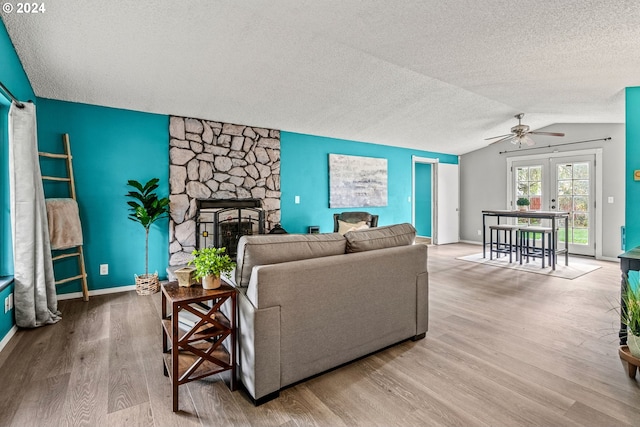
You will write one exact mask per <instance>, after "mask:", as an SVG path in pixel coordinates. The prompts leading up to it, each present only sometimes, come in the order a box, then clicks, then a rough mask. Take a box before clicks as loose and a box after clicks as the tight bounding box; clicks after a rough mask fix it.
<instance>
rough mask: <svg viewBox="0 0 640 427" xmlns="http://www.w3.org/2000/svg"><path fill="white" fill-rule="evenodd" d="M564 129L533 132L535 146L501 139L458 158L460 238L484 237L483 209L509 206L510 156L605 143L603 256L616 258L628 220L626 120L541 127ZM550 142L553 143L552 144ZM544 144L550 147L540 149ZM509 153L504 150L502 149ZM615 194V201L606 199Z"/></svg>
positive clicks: (471, 239)
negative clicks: (547, 134) (521, 147)
mask: <svg viewBox="0 0 640 427" xmlns="http://www.w3.org/2000/svg"><path fill="white" fill-rule="evenodd" d="M539 130H541V131H545V132H564V133H565V137H564V138H557V137H543V136H535V135H534V136H533V139H534V140H535V141H536V145H535V146H536V147H541V148H536V149H534V150H524V151H519V150H518V149H517V147H516V146H514V145H513V144H511V143H508V142H507V143H499V144H494V145H492V146H489V147H485V148H483V149H480V150H476V151H473V152H471V153H467V154H464V155H463V156H461V157H460V240H463V241H469V242H478V243H480V242H481V241H482V237H481V236H479V235H478V230H480V229H482V210H483V209H506V208H507V206H506V203H507V202H506V194H507V182H506V179H507V171H506V168H507V160H506V159H507V157H516V156H526V155H533V154H542V153H551V152H554V151H558V152H564V151H577V150H584V149H593V148H602V149H603V154H602V160H603V165H602V170H603V177H602V187H603V188H602V200H598V201H597V203H600V204H601V205H600V206H602V256H603V258H611V259H615V257H617V256H618V255H619V254H621V253H622V252H623V250H622V249H621V248H620V227H621V226H622V225H624V210H625V206H624V198H625V190H624V188H625V187H624V178H625V175H624V173H625V157H624V156H625V127H624V124H566V123H565V124H556V125H553V126H548V127H546V128H544V129H539ZM606 137H611V140H610V141H607V142H605V141H596V142H587V143H582V144H573V145H565V146H558V147H553V145H558V144H565V143H568V142H575V141H584V140H589V139H598V138H606ZM549 145H552V147H548V146H549ZM542 147H546V148H542ZM503 151H508V153H505V154H500V152H503ZM608 197H613V198H614V203H612V204H610V203H607V198H608Z"/></svg>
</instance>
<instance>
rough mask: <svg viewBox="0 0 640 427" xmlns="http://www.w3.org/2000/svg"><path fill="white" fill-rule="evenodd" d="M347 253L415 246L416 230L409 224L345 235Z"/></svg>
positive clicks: (351, 232) (356, 231) (350, 232)
mask: <svg viewBox="0 0 640 427" xmlns="http://www.w3.org/2000/svg"><path fill="white" fill-rule="evenodd" d="M344 237H345V238H346V239H347V253H352V252H365V251H371V250H375V249H384V248H391V247H394V246H406V245H413V243H414V241H415V239H416V229H415V228H413V226H412V225H411V224H409V223H403V224H394V225H387V226H384V227H376V228H370V229H367V230H353V231H349V232H348V233H346V234H345V235H344Z"/></svg>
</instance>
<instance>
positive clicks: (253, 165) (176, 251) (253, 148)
mask: <svg viewBox="0 0 640 427" xmlns="http://www.w3.org/2000/svg"><path fill="white" fill-rule="evenodd" d="M169 137H170V141H169V188H170V193H171V194H170V196H169V199H170V201H171V204H170V220H169V253H170V257H169V265H170V266H177V265H183V264H186V263H187V262H188V261H189V260H190V259H191V258H192V257H191V252H192V251H193V250H194V249H195V247H196V212H197V206H196V200H198V199H216V200H224V199H226V200H236V199H249V198H252V199H259V200H261V201H262V208H263V209H264V211H265V231H266V232H269V231H270V230H271V229H272V228H273V227H274V226H275V225H276V224H278V223H280V131H279V130H274V129H264V128H257V127H251V126H244V125H236V124H231V123H222V122H215V121H210V120H201V119H194V118H186V117H176V116H171V117H170V118H169Z"/></svg>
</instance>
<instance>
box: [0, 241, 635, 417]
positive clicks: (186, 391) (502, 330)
mask: <svg viewBox="0 0 640 427" xmlns="http://www.w3.org/2000/svg"><path fill="white" fill-rule="evenodd" d="M478 250H479V247H478V246H472V245H465V244H455V245H445V246H430V247H429V271H430V276H429V280H430V284H429V286H430V291H429V292H430V300H429V301H430V328H429V332H428V333H427V337H426V339H424V340H421V341H418V342H415V343H414V342H410V341H409V342H405V343H402V344H399V345H396V346H394V347H391V348H389V349H386V350H384V351H381V352H378V353H376V354H374V355H371V356H369V357H367V358H364V359H361V360H359V361H357V362H354V363H351V364H349V365H346V366H344V367H341V368H339V369H336V370H334V371H331V372H328V373H326V374H324V375H321V376H318V377H316V378H313V379H311V380H308V381H305V382H302V383H300V384H298V385H296V386H294V387H290V388H288V389H285V390H284V391H283V392H282V393H281V395H280V398H279V399H276V400H274V401H271V402H269V403H267V404H265V405H262V406H259V407H257V408H256V407H254V406H253V405H252V404H251V403H250V401H249V400H248V398H247V396H246V394H245V392H244V391H236V392H233V393H232V392H230V391H229V389H228V388H227V386H226V384H225V380H226V379H227V378H226V377H224V378H221V377H220V376H214V377H211V378H210V379H207V380H201V381H196V382H192V383H190V384H187V385H184V386H181V387H180V409H181V411H180V412H178V413H173V412H172V411H171V387H170V385H169V380H168V379H167V378H166V377H165V376H164V375H163V373H162V359H161V354H162V353H161V334H160V324H159V318H160V295H159V294H156V295H153V296H147V297H141V296H138V295H136V293H135V292H127V293H120V294H112V295H104V296H96V297H91V299H90V301H89V302H88V303H85V302H83V301H82V300H81V299H78V300H70V301H61V302H60V309H61V311H62V312H63V320H62V321H61V322H60V323H58V324H56V325H51V326H46V327H44V328H39V329H34V330H20V331H19V332H18V333H16V335H15V336H14V337H13V338H12V339H11V341H10V342H9V343H8V345H7V346H6V347H5V349H4V350H3V351H2V353H0V426H125V425H126V426H136V425H141V426H190V427H195V426H220V425H225V426H248V425H256V426H314V425H316V426H427V425H428V426H638V425H640V387H639V386H638V383H637V382H636V381H635V380H632V379H629V378H628V377H627V373H626V369H625V367H624V365H623V364H622V362H621V361H620V359H619V357H618V354H617V349H618V342H617V329H618V320H617V314H616V311H615V310H614V309H613V307H614V306H616V304H617V301H618V298H619V284H620V272H619V266H618V263H615V262H599V264H600V265H602V268H600V269H598V270H596V271H594V272H592V273H589V274H587V275H585V276H583V277H580V278H578V279H575V280H566V279H560V278H553V277H546V276H541V275H537V274H532V273H527V272H521V271H515V270H510V269H504V268H498V267H491V266H485V265H480V264H475V263H470V262H465V261H460V260H456V259H455V258H456V257H457V256H464V255H469V254H472V253H475V252H477V251H478ZM594 262H595V261H594Z"/></svg>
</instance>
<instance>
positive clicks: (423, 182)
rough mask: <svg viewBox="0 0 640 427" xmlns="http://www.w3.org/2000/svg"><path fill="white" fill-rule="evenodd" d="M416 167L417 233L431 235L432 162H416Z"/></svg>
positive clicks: (415, 201)
mask: <svg viewBox="0 0 640 427" xmlns="http://www.w3.org/2000/svg"><path fill="white" fill-rule="evenodd" d="M415 168H416V173H415V187H416V193H415V200H414V203H415V209H416V218H415V221H416V224H415V227H416V233H417V234H418V236H422V237H431V211H432V209H431V203H432V202H431V164H430V163H416V165H415Z"/></svg>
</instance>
